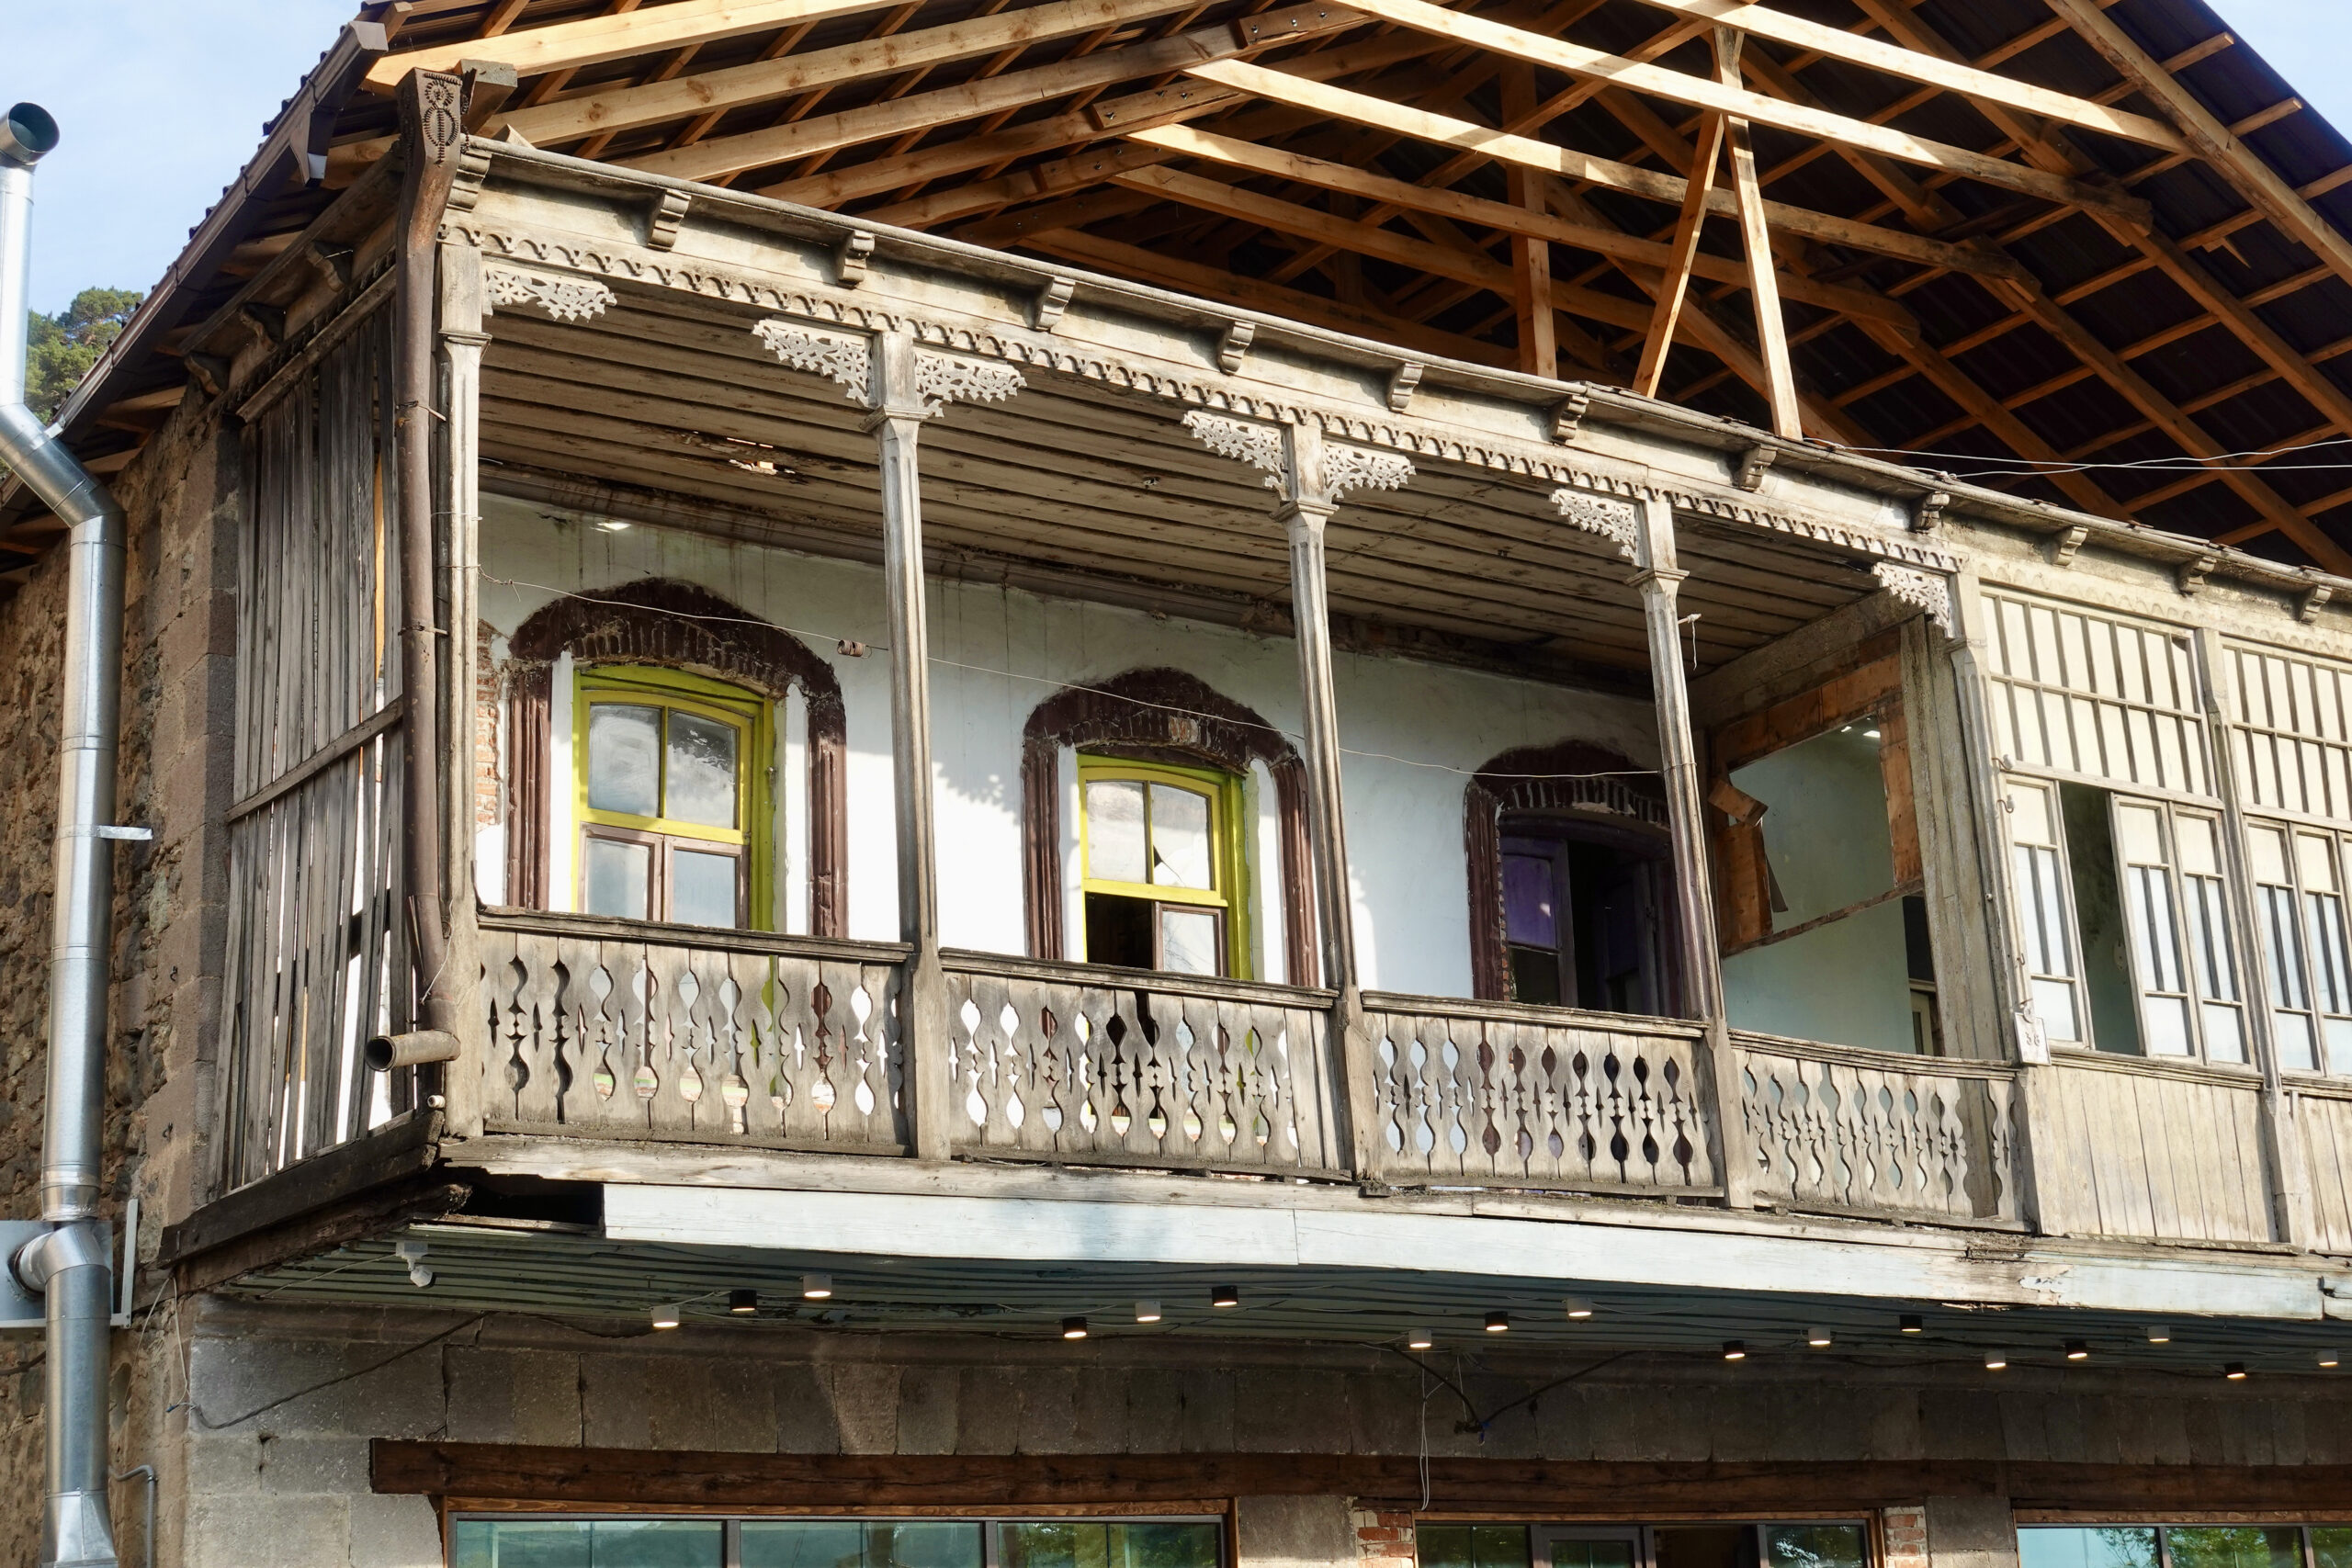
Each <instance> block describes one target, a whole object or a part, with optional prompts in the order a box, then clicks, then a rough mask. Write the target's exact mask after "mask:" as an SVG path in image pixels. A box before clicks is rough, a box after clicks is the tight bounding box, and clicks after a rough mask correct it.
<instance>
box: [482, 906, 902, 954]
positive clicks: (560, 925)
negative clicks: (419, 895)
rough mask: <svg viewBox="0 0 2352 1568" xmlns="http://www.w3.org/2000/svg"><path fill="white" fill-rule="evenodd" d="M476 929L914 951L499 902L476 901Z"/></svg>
mask: <svg viewBox="0 0 2352 1568" xmlns="http://www.w3.org/2000/svg"><path fill="white" fill-rule="evenodd" d="M481 929H482V930H484V931H519V932H524V933H526V934H529V935H532V936H568V937H574V938H578V939H580V940H582V941H587V942H644V943H646V944H648V945H650V946H655V947H694V948H706V949H711V950H715V951H719V952H725V953H775V954H777V955H779V956H781V957H786V958H820V959H831V960H834V961H837V962H840V963H846V964H903V963H905V962H906V961H907V959H908V957H909V956H910V954H912V953H913V952H914V949H913V948H912V947H911V946H910V945H909V944H907V943H906V942H865V941H860V940H855V939H852V938H849V937H833V936H787V935H785V934H783V933H781V932H778V931H738V930H733V929H730V928H729V927H726V926H682V925H673V924H671V923H670V922H668V921H666V920H628V919H619V918H617V917H615V916H610V915H578V914H573V913H571V912H570V911H568V910H563V909H518V908H513V907H511V906H506V905H499V904H485V905H483V906H481Z"/></svg>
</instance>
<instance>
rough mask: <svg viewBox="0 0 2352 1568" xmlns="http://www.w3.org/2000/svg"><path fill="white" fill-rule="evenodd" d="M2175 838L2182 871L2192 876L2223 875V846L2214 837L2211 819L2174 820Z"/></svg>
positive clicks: (2181, 818) (2184, 817) (2185, 817)
mask: <svg viewBox="0 0 2352 1568" xmlns="http://www.w3.org/2000/svg"><path fill="white" fill-rule="evenodd" d="M2173 836H2174V839H2175V841H2176V842H2177V844H2178V846H2179V848H2180V869H2181V870H2183V871H2185V872H2188V874H2190V875H2192V876H2219V875H2221V874H2222V854H2221V845H2220V843H2219V842H2218V841H2217V840H2215V838H2214V836H2213V820H2212V818H2210V817H2189V816H2187V815H2183V816H2179V817H2176V818H2173Z"/></svg>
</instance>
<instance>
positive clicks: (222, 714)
mask: <svg viewBox="0 0 2352 1568" xmlns="http://www.w3.org/2000/svg"><path fill="white" fill-rule="evenodd" d="M238 461H239V458H238V453H237V446H236V443H235V439H234V437H233V436H230V435H224V434H222V432H221V431H220V426H219V422H218V420H217V418H216V417H215V416H214V414H213V412H212V411H210V410H207V409H204V408H202V407H200V406H198V403H197V402H196V401H195V400H191V402H190V403H188V404H184V405H183V406H182V408H181V409H180V410H179V411H178V412H175V414H174V415H173V416H172V418H171V420H170V421H169V423H167V424H166V425H165V427H164V430H163V431H162V432H161V433H160V434H158V435H157V436H156V437H155V439H154V440H153V442H151V443H150V445H149V446H148V447H147V449H146V452H145V453H144V454H143V455H142V456H141V458H140V459H139V460H138V461H137V462H135V463H134V464H133V465H132V466H131V467H130V468H129V469H127V470H125V471H124V473H123V474H121V475H119V476H118V477H117V478H116V479H115V480H114V482H113V489H114V491H115V494H116V495H117V497H118V498H119V500H120V501H121V502H122V504H123V506H124V509H125V511H126V513H128V514H129V519H130V523H129V528H128V536H127V542H128V545H129V556H128V561H127V567H126V573H125V578H126V592H125V620H124V636H123V660H122V682H123V685H122V692H121V700H122V746H121V760H120V767H119V773H118V795H119V804H118V810H117V817H118V819H119V820H120V821H122V822H126V823H130V824H134V825H138V826H142V827H147V828H151V829H153V830H154V832H155V840H154V841H153V842H152V843H134V842H125V843H121V844H119V845H118V846H117V848H116V851H115V889H116V897H115V949H114V951H115V978H116V984H115V993H114V999H113V1009H112V1014H111V1025H112V1027H111V1032H110V1034H109V1037H108V1041H107V1113H106V1130H105V1131H106V1142H105V1150H106V1157H107V1196H108V1200H109V1206H110V1208H111V1209H112V1211H113V1213H114V1216H115V1222H116V1224H117V1226H118V1228H119V1225H120V1223H121V1212H122V1211H121V1204H122V1202H123V1201H124V1200H125V1199H127V1198H129V1197H130V1196H131V1195H132V1194H133V1193H137V1194H138V1195H139V1196H140V1198H141V1204H142V1208H143V1211H144V1212H143V1213H142V1215H141V1233H142V1248H141V1250H142V1253H143V1255H144V1256H145V1257H147V1258H153V1255H154V1249H155V1243H156V1239H157V1237H158V1235H160V1232H161V1229H162V1227H163V1225H164V1224H168V1223H170V1221H172V1220H173V1219H175V1218H177V1217H179V1216H180V1215H181V1214H183V1213H186V1212H187V1209H188V1208H189V1207H190V1206H191V1205H192V1203H193V1202H195V1201H198V1200H200V1198H201V1197H202V1196H203V1195H204V1184H205V1182H206V1180H207V1179H208V1176H209V1163H208V1161H209V1143H208V1140H207V1139H206V1137H205V1135H204V1129H205V1128H206V1126H207V1125H208V1123H209V1093H210V1085H209V1076H208V1072H207V1067H208V1066H209V1064H208V1062H207V1061H205V1060H204V1059H203V1058H204V1055H205V1054H206V1053H209V1051H210V1049H211V1046H212V1041H213V1036H214V1034H215V1032H216V1028H215V1026H216V1024H217V1020H218V1013H219V996H220V968H221V964H220V960H221V942H222V940H223V931H224V921H223V919H221V915H222V913H223V910H224V908H225V903H226V895H225V887H224V879H225V874H226V867H225V864H224V863H223V857H222V856H221V855H220V853H219V852H217V839H216V838H215V835H217V833H218V824H219V818H220V810H221V808H222V807H225V805H226V804H227V800H228V790H229V787H230V784H229V773H228V760H229V752H228V739H229V735H230V729H231V725H232V719H233V712H234V693H233V687H232V682H231V664H232V650H233V637H234V621H233V615H232V606H233V604H234V592H233V590H234V576H235V566H234V559H235V557H234V549H235V534H236V530H235V529H234V528H233V527H227V526H218V525H219V524H220V523H221V522H222V520H224V519H231V518H233V516H234V514H235V513H234V509H235V507H236V505H237V503H238V502H237V493H236V476H237V473H238V467H237V465H238ZM66 570H67V562H66V552H65V551H64V550H62V549H51V551H50V552H49V553H48V554H47V555H45V556H43V557H42V558H40V559H39V560H38V561H36V562H35V563H34V565H33V567H32V568H31V570H30V572H29V575H28V581H26V582H25V583H24V585H23V586H22V587H21V588H20V589H19V590H18V591H17V593H16V594H15V595H14V597H12V598H10V599H9V600H7V601H6V603H5V604H0V757H5V758H7V759H9V760H10V763H11V766H10V768H9V770H8V773H7V776H8V778H9V779H10V781H11V783H10V787H9V788H8V790H7V793H6V801H5V809H0V1052H4V1053H5V1055H0V1214H5V1215H6V1216H8V1217H11V1218H29V1217H32V1216H34V1215H37V1214H38V1213H39V1212H40V1141H41V1116H42V1109H43V1101H44V1099H45V1095H44V1087H45V1086H44V1081H43V1079H44V1073H45V1070H46V1051H45V1049H44V1043H45V1039H46V1024H47V1008H48V990H49V987H48V976H47V966H48V959H49V942H50V919H51V888H52V886H53V873H52V870H51V852H52V844H53V840H54V837H55V832H56V807H57V772H56V757H57V746H58V727H59V722H60V708H59V700H60V683H61V680H62V659H63V648H62V644H63V632H64V614H65V611H64V605H65V587H66ZM160 1285H161V1281H160V1280H157V1279H155V1278H154V1277H153V1275H152V1274H151V1275H150V1276H149V1277H148V1278H147V1280H145V1281H143V1282H142V1290H141V1298H142V1301H144V1302H146V1303H151V1304H152V1303H153V1302H154V1301H155V1299H156V1297H157V1295H158V1293H159V1289H160ZM160 1343H161V1340H160V1338H159V1337H157V1336H155V1335H154V1334H152V1333H151V1334H145V1335H119V1336H117V1344H116V1369H115V1373H114V1379H113V1387H112V1393H113V1398H112V1401H111V1404H112V1407H113V1419H114V1428H115V1443H116V1447H115V1454H116V1463H117V1465H118V1467H123V1466H129V1465H134V1464H141V1463H147V1462H150V1461H157V1462H164V1461H165V1460H166V1456H165V1455H164V1453H163V1451H162V1450H163V1448H164V1445H163V1444H162V1443H161V1442H160V1441H159V1438H160V1437H161V1434H162V1431H163V1427H164V1419H163V1416H162V1411H161V1405H162V1404H163V1403H164V1400H163V1399H159V1398H157V1397H155V1396H154V1395H155V1393H157V1392H158V1391H159V1390H160V1383H159V1382H158V1380H157V1375H156V1374H158V1373H160V1372H161V1371H163V1370H164V1368H165V1366H166V1365H167V1359H165V1358H164V1357H163V1356H161V1355H160V1354H159V1353H158V1352H157V1349H156V1347H157V1346H158V1345H160ZM40 1365H41V1346H40V1340H39V1338H38V1337H23V1338H17V1339H12V1340H10V1341H9V1342H7V1343H6V1344H5V1345H0V1476H4V1477H6V1482H7V1484H6V1495H7V1496H9V1497H10V1498H12V1499H16V1500H17V1503H15V1504H14V1505H12V1506H9V1507H7V1508H6V1509H0V1564H9V1565H14V1564H17V1563H23V1564H28V1565H29V1564H30V1563H32V1562H33V1561H34V1558H35V1556H36V1551H37V1540H38V1533H39V1529H40V1511H39V1508H38V1506H36V1504H35V1502H34V1499H37V1498H38V1497H39V1496H40V1478H41V1441H42V1437H41V1419H40V1417H41V1404H42V1399H41V1370H40ZM166 1473H167V1475H168V1474H169V1467H168V1465H167V1466H166ZM140 1506H141V1498H140V1496H139V1495H138V1489H137V1488H136V1487H125V1488H121V1489H119V1495H118V1498H117V1516H118V1528H119V1529H123V1528H128V1529H131V1530H133V1531H135V1530H136V1529H137V1528H138V1517H139V1509H140ZM130 1539H131V1540H136V1539H137V1537H136V1535H135V1533H134V1534H133V1535H132V1536H131V1537H130Z"/></svg>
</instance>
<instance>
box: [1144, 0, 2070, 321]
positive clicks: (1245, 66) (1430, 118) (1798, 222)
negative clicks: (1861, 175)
mask: <svg viewBox="0 0 2352 1568" xmlns="http://www.w3.org/2000/svg"><path fill="white" fill-rule="evenodd" d="M1446 14H1447V15H1448V16H1452V15H1453V13H1452V12H1448V13H1446ZM1185 74H1186V75H1188V76H1193V77H1197V78H1199V79H1201V80H1203V81H1207V82H1215V83H1216V84H1218V85H1222V86H1227V87H1238V88H1239V89H1241V90H1242V91H1243V92H1247V93H1251V94H1254V95H1255V96H1259V97H1261V98H1264V99H1267V100H1268V101H1270V102H1273V103H1284V104H1289V105H1291V106H1292V107H1296V108H1304V109H1311V110H1313V111H1315V112H1316V113H1318V114H1325V115H1330V116H1334V117H1337V118H1341V119H1351V120H1354V121H1355V122H1356V123H1358V124H1360V125H1369V126H1373V127H1375V128H1377V129H1380V130H1395V131H1397V132H1400V133H1401V134H1404V135H1407V136H1411V137H1415V138H1418V139H1419V140H1421V141H1434V142H1437V143H1439V144H1441V145H1442V146H1448V147H1455V148H1461V149H1464V150H1465V151H1468V152H1473V153H1475V154H1476V155H1477V156H1479V157H1482V158H1489V159H1492V160H1494V161H1495V162H1497V163H1501V164H1523V165H1524V166H1526V167H1528V168H1531V169H1538V170H1542V171H1544V173H1547V174H1554V175H1559V176H1561V177H1562V178H1563V179H1566V180H1572V181H1579V182H1582V183H1584V184H1587V185H1595V186H1604V187H1606V188H1607V189H1610V190H1620V191H1623V192H1625V193H1627V194H1628V195H1631V196H1638V197H1646V198H1647V199H1649V200H1652V201H1657V202H1663V203H1665V204H1666V205H1668V206H1669V207H1679V206H1680V205H1681V203H1682V198H1683V197H1684V195H1685V194H1686V192H1687V191H1688V188H1689V185H1688V182H1687V181H1685V180H1683V179H1682V178H1681V177H1680V176H1679V175H1666V174H1660V173H1658V172H1657V170H1655V169H1644V168H1639V167H1636V166H1635V165H1634V164H1621V163H1618V162H1616V161H1615V160H1613V159H1609V158H1596V157H1594V156H1592V155H1590V154H1589V153H1585V152H1577V151H1575V150H1574V149H1572V148H1567V147H1562V146H1559V145H1557V144H1555V143H1554V142H1549V141H1537V140H1535V139H1534V138H1532V137H1528V136H1516V135H1513V134H1511V133H1510V132H1509V131H1501V130H1491V129H1489V128H1488V127H1486V126H1482V125H1474V124H1472V123H1471V122H1470V121H1468V120H1464V119H1455V118H1453V117H1452V116H1450V115H1441V114H1432V113H1430V112H1429V111H1428V110H1426V109H1417V108H1414V107H1410V106H1409V105H1406V104H1398V103H1392V102H1390V101H1389V100H1388V99H1386V98H1380V97H1374V96H1372V95H1371V94H1369V93H1359V92H1355V91H1353V90H1352V89H1350V88H1346V87H1339V86H1334V85H1330V84H1329V83H1323V82H1314V81H1309V80H1308V79H1306V77H1304V76H1302V75H1300V74H1298V73H1295V72H1294V71H1290V70H1280V71H1277V70H1273V69H1271V68H1269V67H1267V66H1263V65H1259V64H1256V63H1254V62H1250V61H1245V60H1220V61H1215V62H1209V63H1206V64H1202V65H1196V66H1189V67H1187V68H1186V69H1185ZM1707 211H1708V212H1709V213H1710V214H1712V215H1714V216H1718V217H1724V218H1731V219H1735V220H1736V219H1737V218H1738V216H1739V208H1738V203H1737V200H1736V198H1735V197H1733V195H1732V193H1731V192H1729V191H1717V192H1715V193H1714V194H1713V195H1712V196H1710V197H1708V198H1707ZM1764 211H1765V214H1766V216H1767V218H1768V219H1769V220H1770V223H1771V225H1772V227H1773V228H1774V229H1776V230H1779V231H1781V232H1783V233H1788V234H1795V235H1798V236H1801V237H1803V238H1804V239H1808V240H1815V241H1818V242H1820V243H1823V244H1830V245H1844V246H1847V247H1849V249H1853V250H1860V251H1870V252H1871V253H1873V254H1879V255H1888V256H1895V257H1898V258H1900V259H1902V260H1904V261H1907V262H1913V263H1916V264H1917V265H1920V266H1934V267H1945V268H1949V269H1951V271H1954V272H1968V273H1980V274H1985V275H1986V276H1995V277H2022V276H2025V273H2024V269H2023V268H2022V267H2020V266H2018V264H2017V263H2015V262H2013V261H2010V260H2009V259H2008V258H2007V257H2005V256H1989V255H1986V254H1983V253H1982V252H1978V251H1973V250H1970V249H1968V248H1966V247H1964V246H1961V245H1952V244H1946V243H1943V242H1942V241H1939V240H1928V239H1923V238H1921V237H1920V236H1918V235H1916V234H1905V233H1903V232H1902V231H1898V230H1894V229H1883V228H1879V227H1877V226H1875V225H1873V224H1869V223H1857V222H1855V221H1853V220H1851V219H1846V218H1833V217H1830V216H1829V215H1828V214H1826V213H1821V212H1814V211H1810V210H1808V209H1804V208H1802V207H1790V206H1788V205H1786V204H1785V203H1782V202H1777V201H1768V202H1766V203H1765V204H1764Z"/></svg>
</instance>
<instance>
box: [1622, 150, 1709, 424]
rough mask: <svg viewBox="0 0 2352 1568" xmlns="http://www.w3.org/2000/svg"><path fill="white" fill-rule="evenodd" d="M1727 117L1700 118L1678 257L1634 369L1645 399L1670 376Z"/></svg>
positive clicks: (1660, 291) (1668, 273)
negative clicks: (1669, 360) (1668, 365)
mask: <svg viewBox="0 0 2352 1568" xmlns="http://www.w3.org/2000/svg"><path fill="white" fill-rule="evenodd" d="M1723 146H1724V117H1723V116H1721V115H1719V114H1712V113H1710V114H1703V115H1701V116H1700V117H1699V145H1698V148H1697V150H1696V151H1695V152H1693V153H1692V154H1691V173H1690V178H1689V183H1688V184H1687V185H1685V186H1683V191H1682V217H1681V220H1680V221H1679V222H1678V223H1677V224H1676V226H1675V231H1674V260H1673V262H1672V264H1671V265H1668V267H1667V269H1666V276H1665V278H1664V279H1663V280H1662V281H1661V282H1660V284H1659V285H1658V289H1657V299H1656V301H1655V303H1654V304H1653V306H1652V308H1651V311H1650V335H1649V337H1648V338H1647V339H1646V340H1645V342H1644V343H1643V344H1642V363H1641V367H1640V368H1639V369H1637V370H1635V371H1634V390H1635V391H1636V392H1639V393H1640V394H1641V395H1642V396H1644V397H1645V398H1655V397H1657V395H1658V388H1659V387H1660V386H1661V385H1662V384H1663V383H1664V382H1665V380H1666V358H1667V355H1668V354H1669V353H1671V352H1672V351H1673V348H1674V330H1675V328H1676V327H1677V326H1679V325H1680V324H1681V321H1682V303H1683V301H1684V300H1686V299H1689V298H1690V297H1691V266H1692V265H1693V264H1695V263H1696V262H1697V261H1698V259H1699V241H1700V239H1701V237H1702V235H1704V234H1705V232H1706V228H1707V196H1708V193H1709V192H1710V191H1712V190H1713V188H1714V184H1715V164H1716V163H1717V162H1718V161H1719V160H1720V159H1721V158H1722V156H1723Z"/></svg>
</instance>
